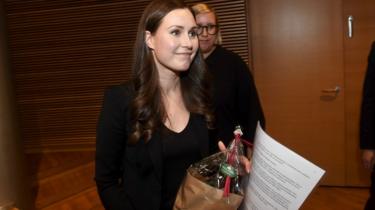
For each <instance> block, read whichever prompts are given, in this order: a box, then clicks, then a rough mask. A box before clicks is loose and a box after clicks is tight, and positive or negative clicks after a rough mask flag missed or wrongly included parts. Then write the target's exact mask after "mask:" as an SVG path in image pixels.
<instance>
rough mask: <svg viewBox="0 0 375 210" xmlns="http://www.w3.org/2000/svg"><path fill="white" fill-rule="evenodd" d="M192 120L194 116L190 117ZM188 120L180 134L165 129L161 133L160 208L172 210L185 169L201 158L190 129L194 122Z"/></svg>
mask: <svg viewBox="0 0 375 210" xmlns="http://www.w3.org/2000/svg"><path fill="white" fill-rule="evenodd" d="M191 118H194V115H191ZM191 118H189V122H188V124H187V126H186V127H185V129H184V130H183V131H181V132H180V133H176V132H174V131H171V130H169V129H168V128H165V132H164V133H163V134H164V135H163V163H164V169H163V174H164V176H163V181H162V208H161V209H163V210H168V209H172V208H173V203H174V200H175V198H176V194H177V191H178V189H179V186H180V184H181V182H182V180H183V178H184V177H185V175H186V169H187V168H188V167H189V166H190V165H191V164H192V163H195V162H197V161H199V160H200V159H201V158H202V157H201V154H200V152H199V142H197V136H196V134H195V133H194V130H193V129H192V128H193V127H194V126H193V125H192V124H196V121H195V120H192V119H191Z"/></svg>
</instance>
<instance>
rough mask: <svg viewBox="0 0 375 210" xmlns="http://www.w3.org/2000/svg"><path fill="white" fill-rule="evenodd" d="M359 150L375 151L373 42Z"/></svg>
mask: <svg viewBox="0 0 375 210" xmlns="http://www.w3.org/2000/svg"><path fill="white" fill-rule="evenodd" d="M360 147H361V149H375V42H374V43H373V44H372V48H371V52H370V54H369V57H368V66H367V71H366V76H365V81H364V85H363V98H362V107H361V120H360Z"/></svg>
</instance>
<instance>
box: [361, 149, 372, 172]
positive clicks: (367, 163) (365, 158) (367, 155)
mask: <svg viewBox="0 0 375 210" xmlns="http://www.w3.org/2000/svg"><path fill="white" fill-rule="evenodd" d="M374 161H375V150H370V149H365V150H363V151H362V162H363V166H364V167H365V168H366V169H369V170H372V168H373V167H374Z"/></svg>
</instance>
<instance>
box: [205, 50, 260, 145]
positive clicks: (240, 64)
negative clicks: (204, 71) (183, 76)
mask: <svg viewBox="0 0 375 210" xmlns="http://www.w3.org/2000/svg"><path fill="white" fill-rule="evenodd" d="M206 64H207V67H208V70H209V72H210V73H211V76H212V78H213V96H214V97H213V100H214V107H215V116H216V126H215V127H216V128H217V129H216V132H215V133H212V134H211V144H214V145H215V144H216V142H217V140H218V139H219V140H223V141H224V142H225V143H226V144H228V143H229V142H230V141H231V140H232V139H233V131H234V128H235V126H236V125H241V127H242V131H243V133H244V136H243V138H245V139H248V140H250V141H252V140H253V138H254V133H255V129H256V125H257V122H258V121H260V123H261V125H262V127H263V128H264V127H265V119H264V114H263V110H262V107H261V103H260V100H259V97H258V93H257V89H256V87H255V83H254V79H253V76H252V74H251V72H250V71H249V68H248V66H247V64H246V63H245V62H244V61H243V60H242V58H241V57H240V56H239V55H237V54H235V53H233V52H232V51H229V50H227V49H225V48H223V47H221V46H216V48H215V50H214V51H213V52H212V53H211V54H210V55H209V56H208V57H207V58H206ZM211 148H215V147H214V146H212V147H211Z"/></svg>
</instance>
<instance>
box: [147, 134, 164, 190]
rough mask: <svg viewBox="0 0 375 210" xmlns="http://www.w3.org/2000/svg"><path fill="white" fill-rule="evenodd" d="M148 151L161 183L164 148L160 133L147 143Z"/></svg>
mask: <svg viewBox="0 0 375 210" xmlns="http://www.w3.org/2000/svg"><path fill="white" fill-rule="evenodd" d="M147 150H148V154H149V156H150V159H151V162H152V163H153V165H154V170H155V173H156V176H157V178H158V179H159V181H160V183H161V180H162V179H161V176H162V170H163V154H162V151H163V148H162V143H161V138H160V133H159V132H155V133H154V134H153V137H152V138H151V139H150V141H149V142H147Z"/></svg>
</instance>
